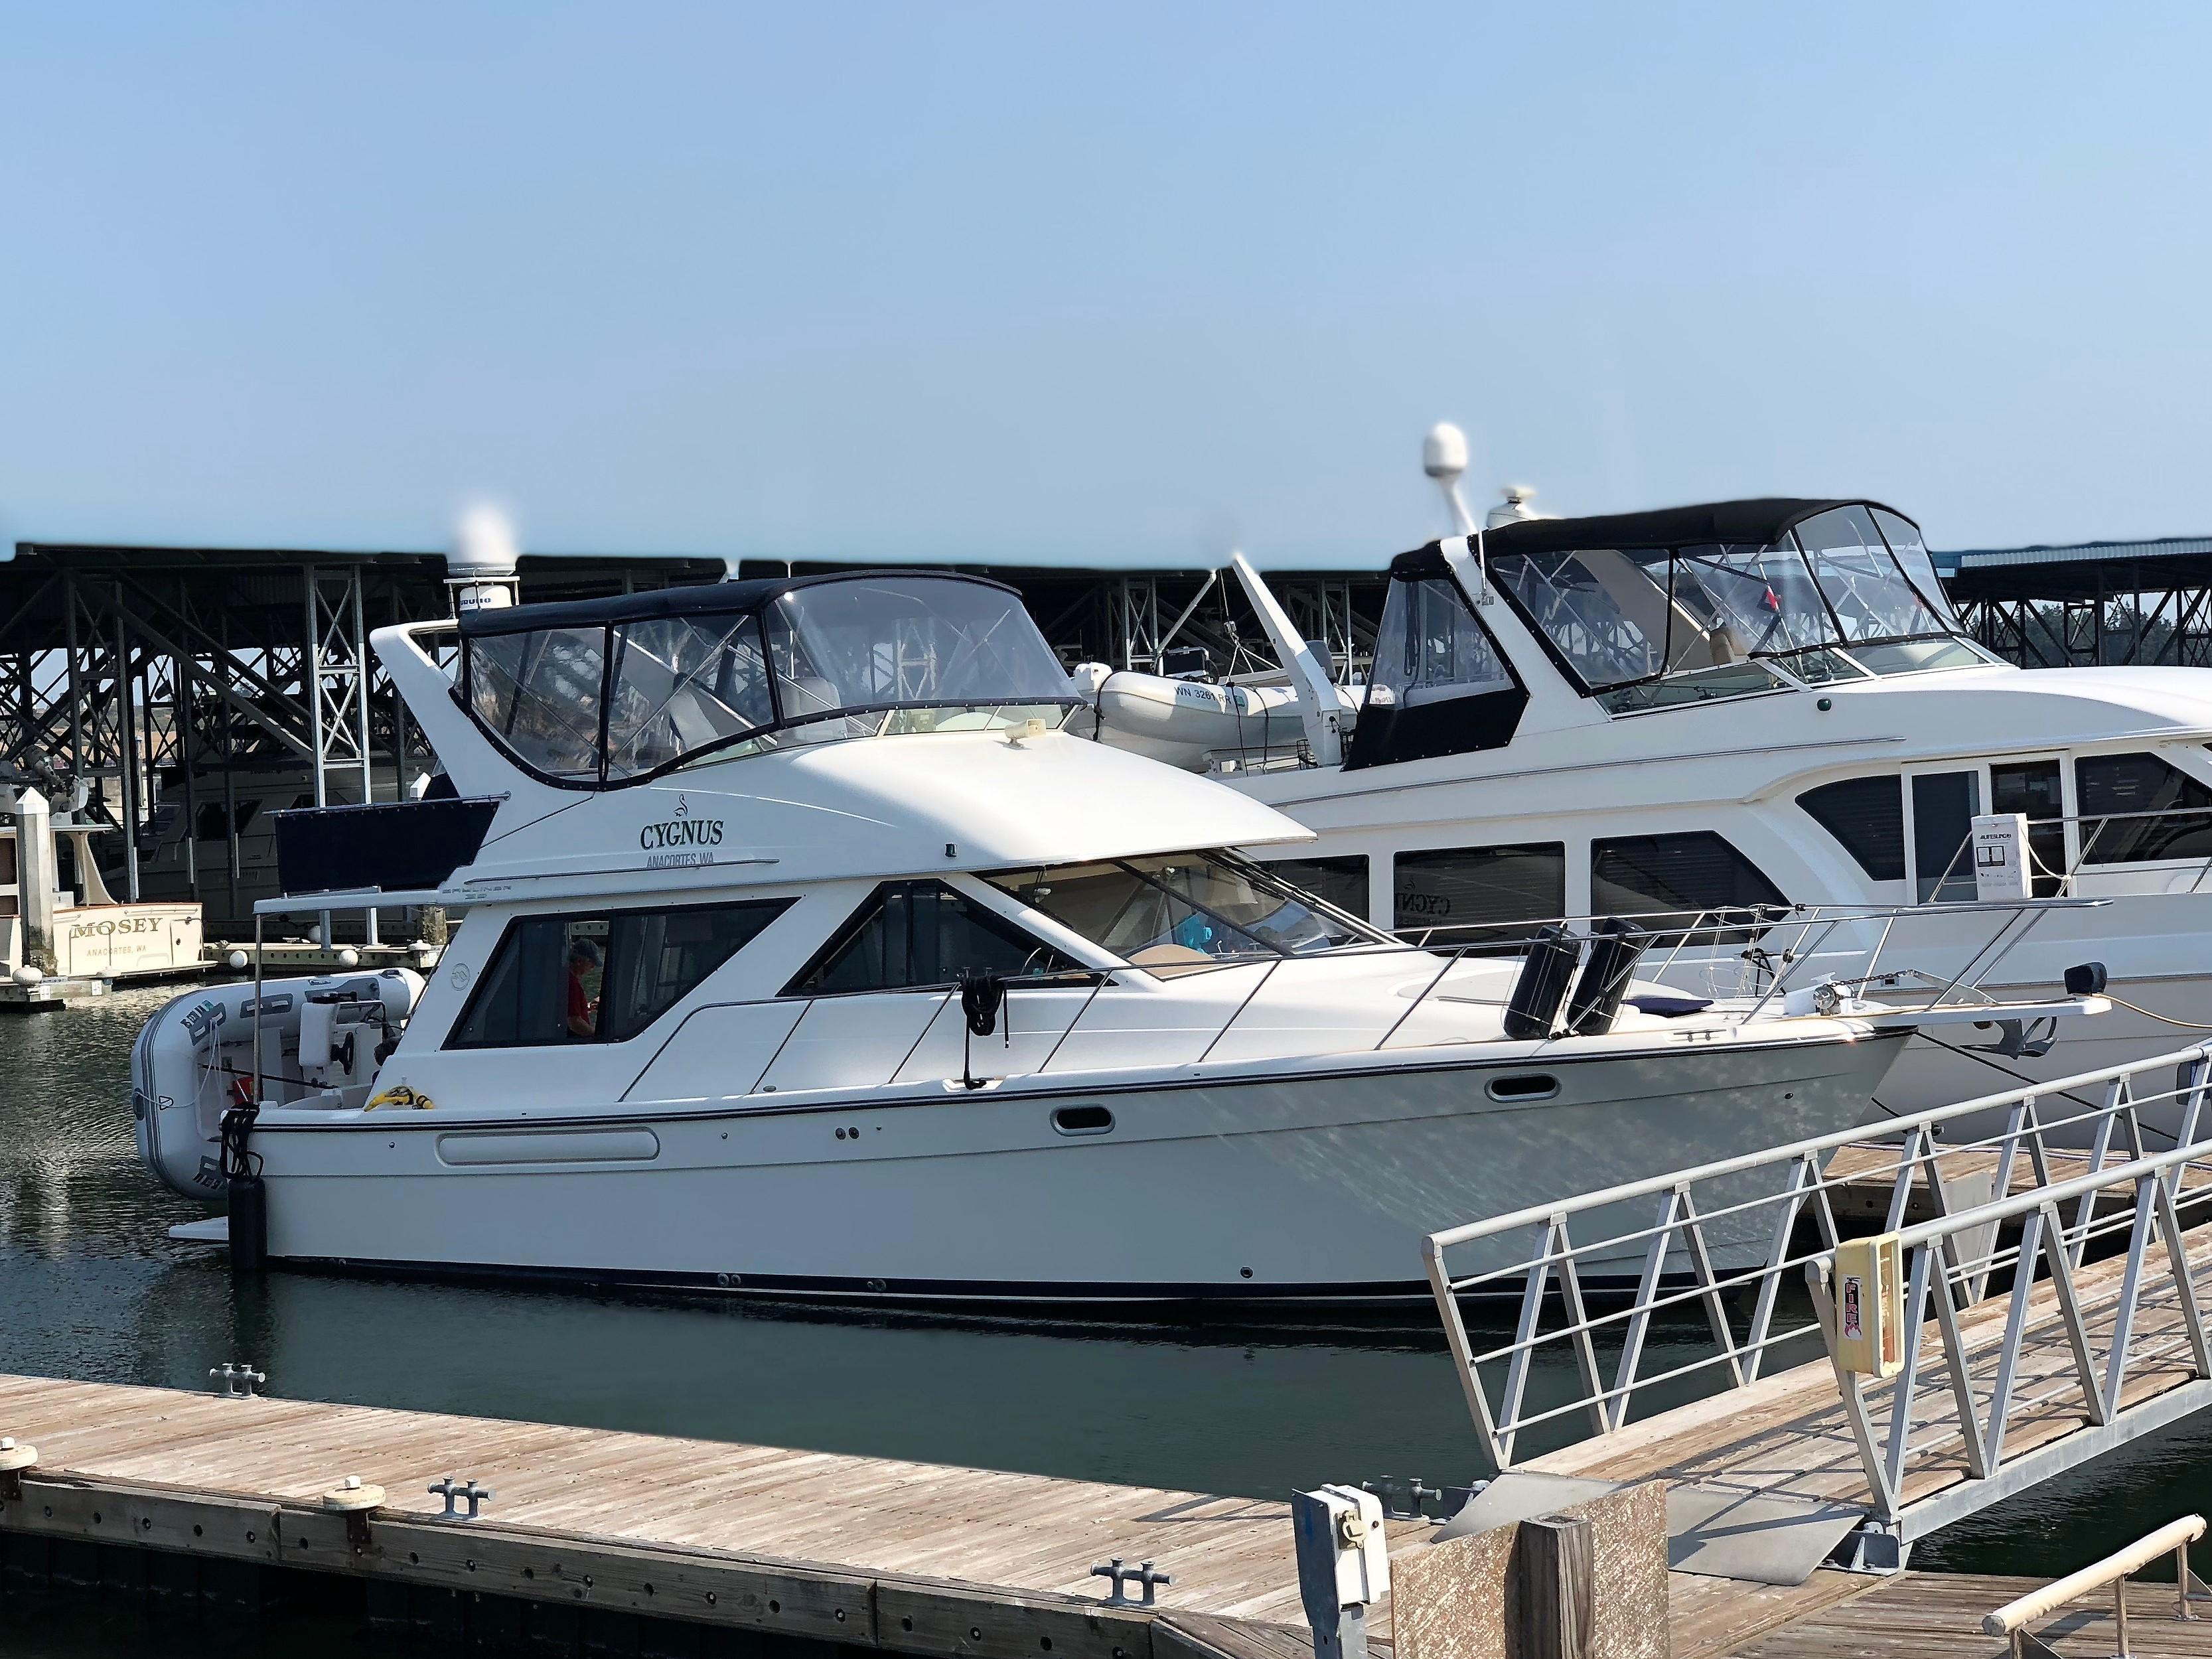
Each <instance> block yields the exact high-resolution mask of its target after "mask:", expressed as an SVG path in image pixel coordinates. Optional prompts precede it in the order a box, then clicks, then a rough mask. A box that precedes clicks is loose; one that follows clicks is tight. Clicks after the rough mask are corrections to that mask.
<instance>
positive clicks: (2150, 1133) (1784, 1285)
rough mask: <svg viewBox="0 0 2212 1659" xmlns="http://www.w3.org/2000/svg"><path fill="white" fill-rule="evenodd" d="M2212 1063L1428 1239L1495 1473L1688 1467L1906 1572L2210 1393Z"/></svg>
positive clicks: (1777, 1520)
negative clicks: (1971, 1525)
mask: <svg viewBox="0 0 2212 1659" xmlns="http://www.w3.org/2000/svg"><path fill="white" fill-rule="evenodd" d="M2209 1082H2212V1043H2205V1044H2200V1045H2198V1046H2196V1047H2192V1048H2185V1049H2182V1050H2179V1051H2177V1052H2174V1053H2172V1054H2163V1055H2160V1056H2157V1057H2154V1058H2152V1059H2148V1060H2139V1061H2136V1062H2132V1063H2130V1064H2128V1065H2125V1066H2113V1067H2110V1068H2108V1069H2106V1070H2103V1071H2099V1072H2092V1073H2083V1074H2081V1075H2078V1076H2074V1077H2068V1078H2063V1079H2055V1080H2053V1081H2051V1082H2043V1083H2037V1084H2034V1085H2030V1086H2027V1087H2024V1088H2021V1089H2019V1090H2015V1091H2010V1092H2008V1093H2004V1094H1997V1095H1990V1096H1984V1097H1980V1098H1978V1099H1974V1100H1969V1101H1964V1102H1961V1103H1958V1104H1955V1105H1952V1106H1948V1107H1943V1108H1939V1109H1931V1110H1928V1111H1924V1112H1920V1113H1916V1114H1912V1115H1905V1116H1902V1117H1899V1118H1898V1119H1896V1120H1895V1121H1889V1122H1887V1123H1884V1124H1882V1125H1880V1126H1869V1127H1861V1128H1859V1129H1856V1130H1848V1131H1844V1132H1841V1133H1834V1134H1829V1135H1825V1136H1820V1137H1818V1138H1815V1139H1806V1140H1801V1141H1794V1142H1791V1143H1790V1144H1788V1145H1786V1146H1776V1147H1773V1148H1771V1149H1769V1150H1767V1151H1765V1152H1756V1153H1753V1154H1750V1155H1747V1156H1745V1157H1741V1158H1731V1159H1729V1160H1726V1161H1723V1162H1720V1163H1714V1164H1705V1165H1702V1166H1699V1167H1697V1168H1693V1169H1686V1170H1680V1171H1677V1172H1675V1173H1674V1174H1672V1175H1667V1176H1658V1177H1656V1178H1653V1179H1650V1180H1646V1181H1640V1182H1634V1183H1632V1184H1629V1185H1625V1186H1620V1187H1614V1188H1607V1189H1606V1190H1604V1191H1601V1192H1594V1193H1590V1194H1584V1195H1582V1196H1579V1197H1575V1198H1571V1199H1566V1200H1561V1201H1559V1202H1557V1203H1552V1204H1542V1205H1537V1206H1531V1207H1529V1208H1528V1209H1524V1210H1522V1211H1519V1212H1516V1213H1513V1214H1510V1215H1504V1216H1500V1217H1498V1218H1495V1219H1493V1220H1489V1221H1484V1222H1478V1223H1474V1224H1473V1225H1467V1226H1462V1227H1453V1228H1449V1229H1446V1230H1444V1231H1440V1232H1437V1233H1434V1234H1431V1236H1430V1237H1428V1239H1427V1240H1426V1243H1425V1258H1426V1264H1427V1270H1428V1274H1429V1279H1430V1283H1431V1287H1432V1289H1433V1291H1434V1292H1435V1296H1436V1301H1437V1310H1438V1313H1439V1314H1440V1316H1442V1319H1443V1326H1444V1332H1445V1335H1446V1338H1447V1340H1448V1342H1449V1346H1450V1350H1451V1353H1452V1357H1453V1360H1454V1363H1455V1365H1456V1367H1457V1369H1458V1373H1459V1377H1460V1382H1461V1384H1462V1388H1463V1389H1464V1390H1465V1392H1466V1396H1467V1401H1468V1409H1469V1412H1470V1413H1471V1415H1472V1416H1473V1418H1474V1424H1475V1427H1476V1429H1477V1431H1478V1432H1479V1434H1480V1437H1481V1442H1482V1444H1483V1447H1484V1449H1485V1450H1486V1453H1487V1455H1488V1456H1489V1458H1490V1460H1491V1462H1492V1467H1493V1468H1494V1469H1495V1470H1496V1471H1498V1474H1499V1476H1500V1477H1501V1479H1500V1480H1499V1481H1498V1485H1500V1486H1504V1485H1507V1484H1510V1481H1511V1480H1514V1479H1516V1478H1518V1477H1522V1476H1534V1477H1536V1478H1537V1479H1538V1480H1540V1481H1541V1480H1553V1481H1558V1480H1568V1481H1585V1482H1587V1481H1593V1480H1595V1481H1601V1482H1607V1483H1613V1484H1626V1483H1631V1482H1635V1481H1640V1480H1651V1479H1664V1480H1668V1481H1669V1482H1670V1483H1673V1484H1674V1485H1675V1486H1679V1487H1681V1488H1684V1489H1686V1490H1687V1491H1690V1492H1694V1493H1696V1494H1698V1495H1699V1496H1701V1497H1702V1498H1703V1499H1704V1510H1703V1511H1702V1512H1704V1513H1706V1514H1708V1515H1711V1516H1722V1517H1723V1520H1724V1522H1725V1524H1728V1525H1733V1526H1735V1527H1736V1528H1739V1529H1741V1530H1744V1531H1750V1532H1756V1531H1758V1530H1759V1529H1760V1528H1781V1529H1784V1530H1788V1529H1790V1528H1796V1535H1797V1536H1798V1537H1799V1538H1801V1539H1811V1540H1814V1541H1816V1542H1817V1543H1819V1544H1820V1545H1821V1546H1822V1548H1821V1549H1820V1551H1819V1552H1817V1553H1816V1556H1815V1558H1814V1559H1816V1560H1817V1559H1827V1560H1829V1561H1831V1562H1833V1563H1834V1564H1838V1565H1853V1566H1858V1567H1862V1568H1864V1569H1867V1570H1871V1571H1887V1570H1894V1569H1896V1568H1899V1567H1901V1566H1902V1565H1904V1562H1905V1557H1906V1555H1907V1553H1909V1551H1910V1549H1911V1545H1912V1542H1913V1541H1914V1540H1915V1539H1917V1538H1921V1537H1924V1536H1926V1535H1927V1534H1929V1533H1931V1532H1933V1531H1935V1530H1936V1529H1937V1528H1941V1527H1943V1526H1945V1525H1948V1524H1949V1523H1951V1522H1955V1521H1957V1520H1959V1519H1960V1517H1962V1516H1967V1515H1971V1514H1972V1513H1974V1512H1975V1511H1977V1510H1981V1509H1983V1508H1984V1507H1986V1506H1987V1505H1989V1504H1994V1503H1996V1502H1998V1501H1999V1500H2001V1499H2002V1498H2007V1497H2009V1496H2011V1495H2013V1494H2015V1493H2016V1492H2021V1491H2022V1490H2024V1489H2025V1488H2027V1487H2028V1486H2033V1485H2034V1484H2036V1483H2037V1482H2039V1481H2042V1480H2047V1479H2049V1478H2051V1476H2053V1475H2056V1474H2060V1473H2062V1472H2063V1471H2066V1470H2069V1469H2072V1468H2076V1467H2078V1466H2080V1465H2081V1464H2082V1463H2084V1462H2087V1461H2089V1460H2090V1459H2092V1458H2094V1457H2097V1456H2099V1455H2101V1454H2103V1453H2105V1452H2107V1451H2109V1450H2112V1449H2114V1448H2116V1447H2118V1446H2121V1445H2124V1444H2126V1443H2130V1442H2131V1441H2134V1440H2136V1439H2139V1438H2141V1437H2143V1436H2145V1435H2148V1434H2150V1433H2153V1432H2154V1431H2157V1430H2158V1429H2160V1428H2161V1427H2163V1426H2165V1425H2168V1424H2171V1423H2173V1422H2175V1421H2176V1420H2178V1419H2181V1418H2183V1417H2185V1416H2187V1415H2188V1414H2190V1413H2193V1412H2196V1411H2197V1410H2200V1409H2202V1408H2203V1407H2206V1406H2208V1405H2212V1348H2208V1344H2207V1336H2206V1329H2205V1320H2204V1314H2203V1304H2204V1299H2205V1294H2206V1291H2207V1289H2208V1284H2209V1283H2212V1226H2205V1225H2202V1224H2203V1223H2204V1222H2206V1221H2208V1220H2212V1120H2208V1115H2207V1113H2206V1109H2205V1107H2206V1094H2207V1088H2208V1083H2209ZM1870 1136H1879V1137H1880V1139H1879V1140H1878V1141H1870V1140H1869V1137H1870ZM1882 1194H1887V1202H1886V1210H1885V1212H1884V1213H1883V1215H1882V1218H1881V1223H1880V1231H1879V1232H1878V1233H1876V1234H1875V1235H1873V1236H1872V1237H1862V1238H1857V1239H1848V1238H1846V1237H1844V1231H1843V1228H1842V1226H1841V1225H1839V1223H1840V1222H1844V1221H1848V1220H1849V1219H1850V1218H1851V1216H1852V1215H1853V1214H1854V1213H1857V1212H1863V1210H1864V1208H1865V1206H1866V1201H1867V1200H1869V1198H1870V1197H1872V1198H1875V1199H1879V1198H1880V1197H1881V1195H1882ZM2192 1223H2196V1224H2198V1225H2197V1231H2194V1232H2192V1231H2191V1224H2192ZM1885 1319H1886V1320H1887V1332H1888V1335H1887V1346H1886V1348H1884V1347H1882V1346H1881V1343H1882V1341H1883V1339H1882V1338H1881V1336H1880V1335H1879V1334H1878V1333H1879V1332H1880V1331H1881V1328H1882V1327H1883V1324H1884V1322H1885ZM1691 1507H1692V1509H1695V1508H1696V1507H1697V1506H1696V1505H1694V1504H1692V1506H1691ZM1715 1570H1716V1571H1718V1570H1720V1569H1715ZM1806 1570H1808V1571H1809V1565H1808V1566H1807V1568H1806ZM1775 1582H1794V1580H1793V1581H1783V1580H1777V1581H1775Z"/></svg>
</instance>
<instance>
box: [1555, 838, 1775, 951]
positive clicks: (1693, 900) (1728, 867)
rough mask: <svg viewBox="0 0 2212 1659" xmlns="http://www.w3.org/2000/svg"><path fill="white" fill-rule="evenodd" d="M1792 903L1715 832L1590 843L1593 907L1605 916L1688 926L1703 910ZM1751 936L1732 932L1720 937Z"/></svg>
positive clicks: (1591, 900)
mask: <svg viewBox="0 0 2212 1659" xmlns="http://www.w3.org/2000/svg"><path fill="white" fill-rule="evenodd" d="M1787 902H1788V901H1787V900H1785V899H1784V897H1783V896H1782V890H1781V889H1780V888H1778V887H1777V886H1776V885H1775V884H1773V883H1772V882H1771V881H1769V880H1768V879H1767V878H1766V877H1765V874H1764V873H1763V872H1761V871H1760V870H1759V866H1757V865H1755V864H1753V862H1752V861H1751V860H1749V859H1747V858H1746V857H1744V855H1743V854H1741V853H1739V852H1738V851H1736V849H1735V847H1734V846H1733V845H1732V844H1730V842H1729V841H1728V840H1727V838H1726V837H1725V836H1718V835H1716V834H1714V833H1713V832H1712V831H1711V830H1710V829H1694V830H1692V831H1690V832H1688V833H1687V834H1684V835H1678V836H1618V837H1616V838H1614V839H1613V840H1611V841H1594V842H1591V843H1590V903H1591V906H1592V907H1593V908H1595V909H1596V910H1597V911H1598V912H1600V913H1601V914H1611V915H1650V914H1652V913H1655V912H1658V913H1668V914H1669V915H1670V917H1671V919H1673V920H1676V921H1682V922H1687V921H1690V920H1691V919H1692V916H1693V915H1694V914H1695V913H1696V912H1698V911H1700V910H1729V909H1738V908H1747V907H1748V906H1751V905H1754V904H1776V905H1778V904H1784V903H1787ZM1750 936H1751V935H1750V934H1749V933H1745V932H1735V931H1731V932H1729V933H1723V934H1721V935H1719V936H1718V938H1719V939H1720V940H1722V941H1726V940H1729V939H1747V938H1749V937H1750Z"/></svg>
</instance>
